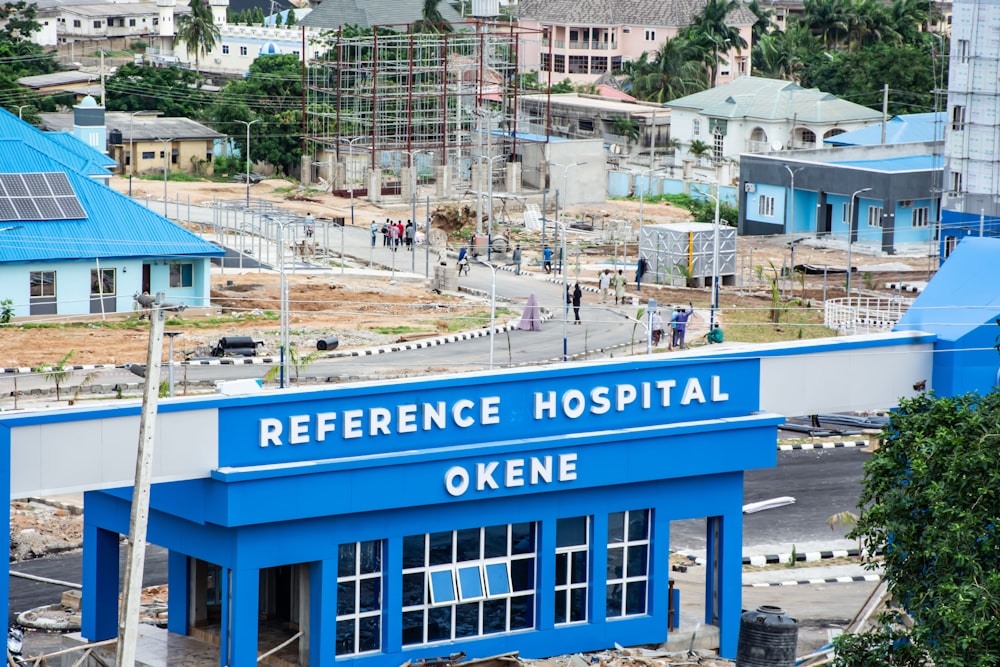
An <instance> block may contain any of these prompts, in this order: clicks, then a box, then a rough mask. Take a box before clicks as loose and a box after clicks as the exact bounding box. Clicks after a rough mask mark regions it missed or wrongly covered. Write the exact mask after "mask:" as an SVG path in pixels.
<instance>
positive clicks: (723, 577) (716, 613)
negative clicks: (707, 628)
mask: <svg viewBox="0 0 1000 667" xmlns="http://www.w3.org/2000/svg"><path fill="white" fill-rule="evenodd" d="M706 527H707V541H706V542H707V546H708V553H707V554H706V561H707V563H706V565H707V567H708V570H707V572H706V577H705V622H706V623H711V624H713V625H716V626H718V628H719V655H720V656H722V657H723V658H735V657H736V644H737V640H738V639H739V629H740V627H739V626H740V613H741V612H742V604H743V589H742V583H743V547H742V544H743V515H742V512H739V513H735V512H731V513H729V514H724V515H723V516H714V517H709V518H708V519H707V520H706Z"/></svg>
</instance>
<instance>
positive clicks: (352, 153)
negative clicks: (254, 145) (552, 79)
mask: <svg viewBox="0 0 1000 667" xmlns="http://www.w3.org/2000/svg"><path fill="white" fill-rule="evenodd" d="M411 28H412V26H379V27H376V28H375V29H374V31H373V34H366V35H363V36H353V34H354V32H353V31H348V30H345V29H343V28H341V29H340V30H338V31H337V32H336V33H331V34H330V35H329V36H328V37H327V39H328V40H329V41H328V46H329V48H328V49H327V50H326V51H325V54H324V56H323V57H322V58H320V59H317V60H314V61H312V62H311V63H310V66H309V69H308V74H307V81H306V105H307V106H306V114H307V123H306V127H307V130H306V132H307V140H308V141H309V142H310V145H311V147H312V151H313V160H314V163H315V164H316V165H323V164H324V163H327V162H330V163H332V162H336V163H337V164H338V165H342V166H341V168H340V172H339V175H338V176H337V177H333V175H332V174H331V180H333V181H336V182H337V183H338V184H340V185H341V186H345V187H349V188H351V189H352V190H357V189H361V188H363V187H366V186H367V185H368V181H367V173H368V171H369V170H372V169H380V170H382V172H383V173H384V174H391V175H397V176H398V175H401V170H402V169H403V168H406V167H414V168H415V171H416V179H417V181H418V182H419V183H427V182H432V181H436V180H437V178H439V176H440V174H439V170H438V169H437V168H438V167H440V166H444V167H446V168H447V169H446V171H445V174H446V177H447V178H448V180H449V182H450V183H451V187H452V189H455V188H456V187H459V188H460V187H461V184H462V183H465V184H468V183H469V182H470V179H472V178H473V176H474V173H473V167H474V165H477V164H479V165H481V166H480V168H481V169H483V173H484V174H485V173H492V174H493V178H494V183H495V184H496V185H498V186H501V187H500V188H499V190H500V191H503V189H504V188H503V187H502V185H503V184H504V182H505V181H504V179H505V174H506V166H505V165H506V164H507V162H508V160H516V159H517V158H516V157H514V156H516V155H517V144H518V141H519V137H518V135H517V132H518V123H519V119H518V113H517V109H518V96H519V94H520V92H521V91H520V90H519V82H520V80H521V77H520V76H518V72H519V62H518V54H519V52H520V50H521V45H522V44H523V43H524V41H525V40H526V39H532V40H538V39H540V35H539V33H538V32H537V31H533V30H530V31H529V30H526V29H524V28H519V27H517V26H514V25H512V24H497V23H469V24H466V25H462V26H458V27H457V30H456V32H452V33H430V32H428V33H420V32H412V31H410V30H411ZM526 127H527V124H525V125H524V128H526ZM523 131H524V129H522V132H523ZM501 158H506V159H501ZM487 163H489V166H487ZM331 167H332V164H331ZM487 170H488V172H487ZM411 177H412V175H411ZM383 182H385V181H383ZM484 189H485V187H484Z"/></svg>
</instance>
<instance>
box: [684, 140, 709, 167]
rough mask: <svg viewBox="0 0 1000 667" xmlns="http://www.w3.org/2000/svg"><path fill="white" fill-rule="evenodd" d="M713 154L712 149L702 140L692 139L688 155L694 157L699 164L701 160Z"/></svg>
mask: <svg viewBox="0 0 1000 667" xmlns="http://www.w3.org/2000/svg"><path fill="white" fill-rule="evenodd" d="M711 152H712V147H711V146H709V145H708V143H707V142H704V141H702V140H701V139H692V140H691V145H690V146H688V153H690V154H691V155H693V156H694V157H695V159H696V160H698V162H701V159H702V158H703V157H705V156H706V155H709V154H711Z"/></svg>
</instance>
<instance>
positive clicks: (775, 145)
mask: <svg viewBox="0 0 1000 667" xmlns="http://www.w3.org/2000/svg"><path fill="white" fill-rule="evenodd" d="M782 148H784V146H782V145H781V142H780V141H772V142H771V150H772V151H780V150H781V149H782Z"/></svg>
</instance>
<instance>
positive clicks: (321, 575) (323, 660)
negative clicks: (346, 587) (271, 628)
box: [309, 558, 385, 667]
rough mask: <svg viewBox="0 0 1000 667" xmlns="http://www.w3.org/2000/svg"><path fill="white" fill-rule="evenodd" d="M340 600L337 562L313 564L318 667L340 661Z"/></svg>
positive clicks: (313, 654)
mask: <svg viewBox="0 0 1000 667" xmlns="http://www.w3.org/2000/svg"><path fill="white" fill-rule="evenodd" d="M336 596H337V559H336V558H329V559H327V560H321V561H316V562H313V563H310V565H309V664H310V665H315V667H332V665H333V663H334V660H335V659H336V657H337V606H336V601H337V597H336ZM383 641H385V640H384V638H383Z"/></svg>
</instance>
